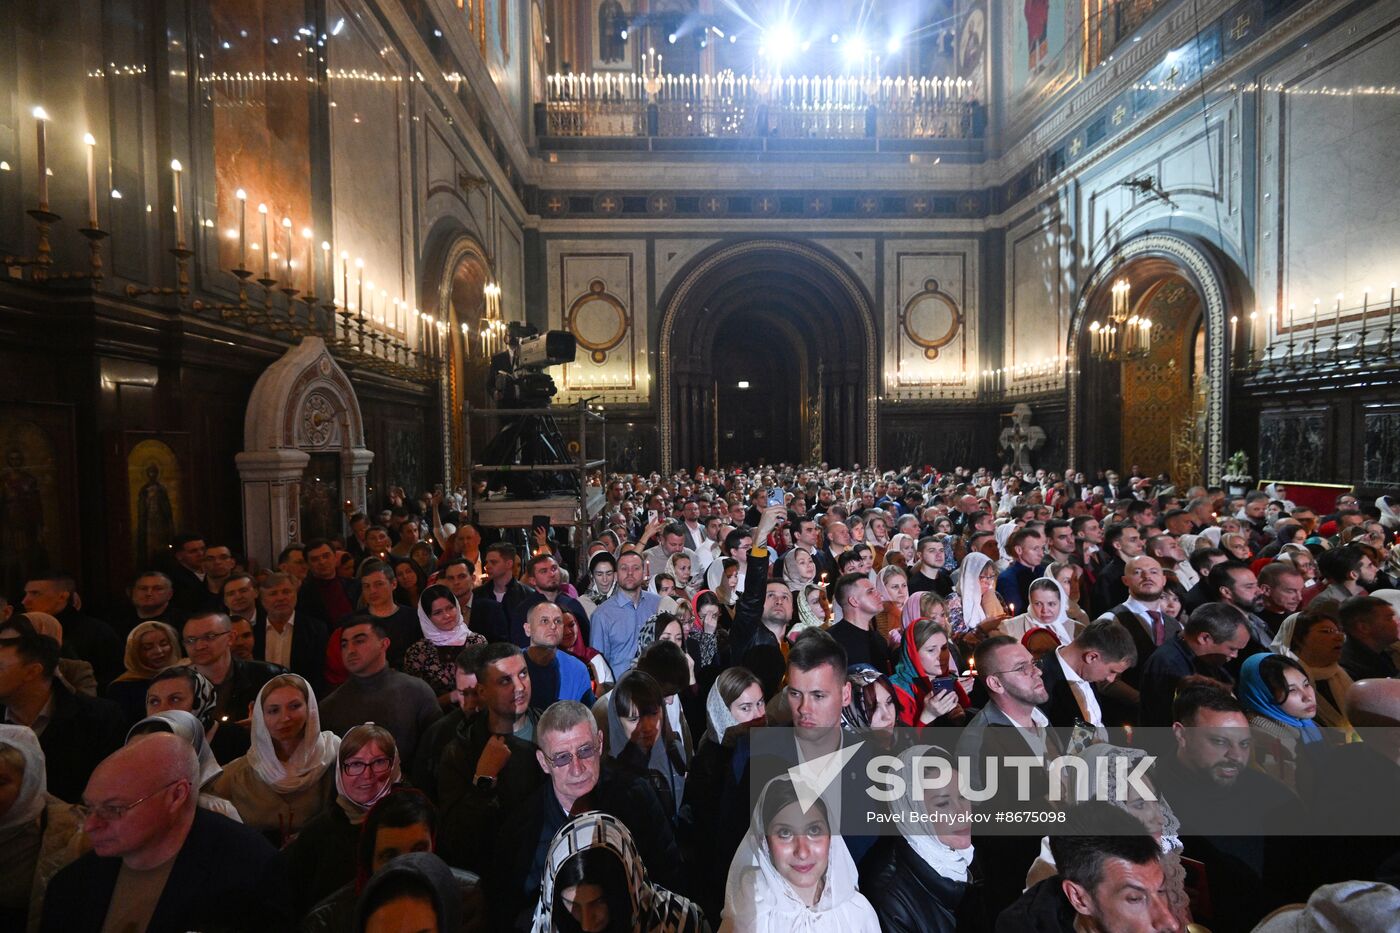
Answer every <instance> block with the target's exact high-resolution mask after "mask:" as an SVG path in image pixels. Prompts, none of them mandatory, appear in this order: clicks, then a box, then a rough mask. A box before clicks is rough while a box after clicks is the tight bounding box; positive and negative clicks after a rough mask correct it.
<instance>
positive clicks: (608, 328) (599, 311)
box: [564, 279, 630, 363]
mask: <svg viewBox="0 0 1400 933" xmlns="http://www.w3.org/2000/svg"><path fill="white" fill-rule="evenodd" d="M629 323H630V322H629V321H628V318H627V309H626V308H625V307H623V305H622V302H621V301H619V300H618V299H617V297H616V296H615V295H611V294H609V293H608V287H607V285H606V284H605V283H604V282H603V280H602V279H594V280H593V281H591V282H589V283H588V291H586V292H584V293H583V294H582V295H579V296H578V297H577V298H575V299H574V301H573V304H571V305H569V310H568V313H567V314H565V315H564V326H566V327H567V328H568V329H569V333H571V334H573V335H574V339H575V340H577V341H578V345H579V346H581V347H583V348H584V349H585V350H588V351H589V354H588V355H589V358H590V359H592V360H593V362H595V363H602V362H604V361H605V360H606V359H607V358H608V351H609V350H611V349H613V348H614V347H616V346H617V345H618V344H620V343H622V338H623V337H625V336H626V335H627V325H628V324H629Z"/></svg>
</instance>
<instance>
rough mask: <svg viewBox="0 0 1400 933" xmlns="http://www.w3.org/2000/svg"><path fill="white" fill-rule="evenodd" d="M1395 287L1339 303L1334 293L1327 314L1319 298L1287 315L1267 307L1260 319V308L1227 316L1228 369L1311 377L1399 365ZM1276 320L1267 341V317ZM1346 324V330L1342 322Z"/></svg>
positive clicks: (1340, 298) (1399, 310) (1293, 307)
mask: <svg viewBox="0 0 1400 933" xmlns="http://www.w3.org/2000/svg"><path fill="white" fill-rule="evenodd" d="M1395 292H1396V286H1395V284H1393V283H1392V284H1391V286H1390V293H1389V299H1388V300H1387V301H1385V302H1379V301H1372V300H1371V295H1372V292H1371V290H1370V289H1366V290H1364V291H1363V292H1362V297H1361V304H1360V305H1359V306H1353V307H1351V308H1345V307H1343V300H1344V296H1343V295H1341V294H1338V295H1337V296H1336V297H1335V298H1334V299H1333V303H1332V308H1331V309H1330V311H1331V314H1330V316H1329V317H1324V316H1323V308H1324V306H1323V302H1322V300H1321V299H1320V298H1319V299H1314V300H1313V302H1312V306H1311V309H1310V310H1309V311H1308V313H1305V314H1303V313H1299V311H1298V308H1297V306H1296V305H1291V306H1289V308H1288V312H1287V314H1286V315H1279V314H1277V313H1276V312H1270V313H1269V314H1268V315H1267V316H1264V320H1263V321H1261V320H1260V318H1261V315H1260V314H1259V312H1257V311H1256V312H1252V313H1251V314H1250V315H1249V316H1248V317H1247V318H1244V319H1241V318H1240V317H1239V316H1238V315H1235V316H1232V317H1231V318H1230V328H1229V338H1230V343H1229V346H1230V362H1231V370H1232V371H1233V372H1234V373H1236V374H1238V375H1241V376H1254V375H1266V376H1269V377H1281V376H1282V377H1301V378H1310V377H1317V376H1329V375H1337V374H1347V373H1350V374H1353V375H1355V374H1360V373H1365V372H1369V371H1372V370H1377V369H1384V368H1388V367H1391V366H1394V365H1396V364H1400V347H1397V346H1396V341H1395V336H1396V323H1397V321H1396V316H1397V314H1400V307H1397V305H1396V298H1395ZM1270 319H1273V320H1274V321H1275V323H1276V325H1277V326H1276V327H1275V329H1274V332H1275V338H1274V339H1273V340H1272V341H1269V340H1268V336H1267V332H1266V331H1267V322H1268V321H1269V320H1270ZM1346 323H1351V324H1353V325H1354V326H1352V327H1351V328H1350V329H1345V330H1344V329H1343V325H1344V324H1346Z"/></svg>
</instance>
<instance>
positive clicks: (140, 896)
mask: <svg viewBox="0 0 1400 933" xmlns="http://www.w3.org/2000/svg"><path fill="white" fill-rule="evenodd" d="M199 773H200V771H199V762H198V760H197V759H196V757H195V753H194V749H193V748H191V747H190V745H189V743H188V742H186V741H185V740H183V739H181V738H179V737H177V736H174V735H168V734H165V735H162V734H156V735H151V736H149V737H146V738H143V739H141V740H140V741H139V742H136V743H135V744H133V745H130V746H127V747H125V748H122V749H119V750H117V751H116V752H114V753H113V754H112V755H111V756H109V757H108V758H107V759H106V760H105V761H103V762H102V763H101V764H100V765H98V767H97V769H96V770H95V771H94V772H93V774H92V778H91V779H90V780H89V781H88V782H87V790H86V791H85V792H84V793H83V796H82V801H83V803H82V807H81V813H82V815H83V831H84V832H85V833H86V834H87V837H88V839H89V840H91V842H92V851H91V852H89V853H88V854H86V855H84V856H83V857H82V858H80V859H78V860H77V861H76V862H74V863H73V864H71V865H69V866H68V867H66V868H64V869H63V870H62V871H61V872H59V873H58V874H57V875H55V876H54V879H53V881H51V882H50V883H49V888H48V893H47V895H46V896H45V898H44V916H43V925H42V928H43V929H45V930H104V929H105V930H147V929H149V930H200V929H209V928H210V927H211V926H216V927H218V928H220V929H225V928H227V929H256V928H257V927H258V926H259V925H261V924H263V923H266V922H268V921H269V920H271V919H273V918H272V917H269V916H266V915H265V909H264V906H263V905H265V904H269V903H272V902H273V900H272V898H270V897H269V896H268V894H269V892H268V891H266V890H262V879H264V878H267V877H269V873H268V872H267V871H265V868H266V867H267V866H268V865H269V863H270V862H271V861H272V859H273V858H274V857H275V856H276V851H275V850H274V849H273V848H272V846H271V845H269V844H268V842H267V841H266V840H265V839H263V838H262V836H261V834H259V833H257V832H255V831H254V830H251V829H249V828H248V827H246V826H243V825H242V824H239V823H235V822H233V821H232V820H229V819H226V818H224V817H222V816H219V815H218V814H215V813H211V812H210V811H208V810H200V809H198V808H197V806H196V803H197V801H198V799H199V791H198V787H199Z"/></svg>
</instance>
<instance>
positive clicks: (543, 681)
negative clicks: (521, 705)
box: [525, 602, 594, 712]
mask: <svg viewBox="0 0 1400 933" xmlns="http://www.w3.org/2000/svg"><path fill="white" fill-rule="evenodd" d="M525 635H526V637H527V638H529V639H530V647H529V648H527V649H526V651H525V667H526V669H528V670H529V672H530V706H531V708H533V709H535V710H538V711H540V712H544V711H545V710H546V709H548V708H549V707H550V705H551V704H553V703H554V702H555V701H556V700H574V701H576V702H579V703H583V704H585V705H587V706H592V705H593V700H594V697H593V678H592V677H591V676H589V672H588V665H586V664H584V663H583V662H582V661H580V660H579V659H578V658H576V657H574V656H573V655H571V654H569V653H568V652H567V651H560V650H559V640H560V639H561V638H562V637H563V635H564V612H563V610H562V609H560V608H559V607H558V606H556V605H554V604H553V603H543V602H542V603H536V604H535V605H533V606H531V607H530V609H529V611H528V612H527V613H526V614H525Z"/></svg>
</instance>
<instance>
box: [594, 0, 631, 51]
mask: <svg viewBox="0 0 1400 933" xmlns="http://www.w3.org/2000/svg"><path fill="white" fill-rule="evenodd" d="M626 30H627V10H626V9H624V8H623V6H622V4H621V3H620V2H619V0H602V2H601V3H599V4H598V61H599V63H601V64H604V65H620V64H625V62H626V59H627V40H626V39H625V38H624V37H623V35H622V34H623V33H624V32H625V31H626Z"/></svg>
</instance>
